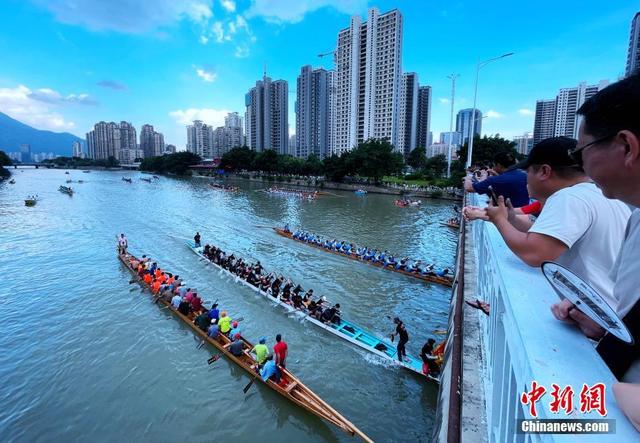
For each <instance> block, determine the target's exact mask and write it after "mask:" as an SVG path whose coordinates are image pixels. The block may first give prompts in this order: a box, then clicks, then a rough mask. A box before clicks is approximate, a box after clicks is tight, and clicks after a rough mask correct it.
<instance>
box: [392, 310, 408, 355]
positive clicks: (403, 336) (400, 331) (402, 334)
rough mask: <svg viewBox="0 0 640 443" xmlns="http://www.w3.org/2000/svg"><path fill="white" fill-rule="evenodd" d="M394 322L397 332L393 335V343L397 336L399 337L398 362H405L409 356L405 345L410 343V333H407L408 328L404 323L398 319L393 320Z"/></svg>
mask: <svg viewBox="0 0 640 443" xmlns="http://www.w3.org/2000/svg"><path fill="white" fill-rule="evenodd" d="M393 322H394V323H395V324H396V332H395V333H393V334H391V341H393V339H394V337H395V336H396V334H397V335H398V347H397V349H398V360H400V361H404V358H405V357H406V356H407V352H406V350H405V345H406V344H407V342H408V341H409V333H408V332H407V328H405V326H404V323H403V322H402V320H400V319H399V318H398V317H395V318H394V319H393Z"/></svg>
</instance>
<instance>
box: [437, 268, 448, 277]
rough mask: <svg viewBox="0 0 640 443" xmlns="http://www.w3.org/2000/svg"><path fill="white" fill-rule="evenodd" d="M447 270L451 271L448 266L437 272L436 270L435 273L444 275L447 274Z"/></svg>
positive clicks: (440, 275)
mask: <svg viewBox="0 0 640 443" xmlns="http://www.w3.org/2000/svg"><path fill="white" fill-rule="evenodd" d="M449 272H451V271H450V270H449V268H444V269H443V270H442V271H438V272H436V275H437V276H438V277H444V276H446V275H447V274H449Z"/></svg>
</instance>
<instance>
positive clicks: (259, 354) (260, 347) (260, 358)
mask: <svg viewBox="0 0 640 443" xmlns="http://www.w3.org/2000/svg"><path fill="white" fill-rule="evenodd" d="M266 342H267V339H266V338H265V337H261V338H260V342H259V343H258V344H257V345H255V346H254V347H253V348H252V349H251V352H252V353H254V354H256V362H257V363H258V365H260V366H262V365H263V364H264V362H265V361H266V360H267V356H268V355H269V348H267V345H265V343H266Z"/></svg>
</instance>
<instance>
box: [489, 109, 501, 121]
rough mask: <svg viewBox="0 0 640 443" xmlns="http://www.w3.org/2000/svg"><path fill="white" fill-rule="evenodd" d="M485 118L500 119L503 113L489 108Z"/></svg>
mask: <svg viewBox="0 0 640 443" xmlns="http://www.w3.org/2000/svg"><path fill="white" fill-rule="evenodd" d="M486 117H487V118H495V119H500V118H502V117H504V114H500V113H499V112H496V111H494V110H493V109H489V110H488V111H487V114H486Z"/></svg>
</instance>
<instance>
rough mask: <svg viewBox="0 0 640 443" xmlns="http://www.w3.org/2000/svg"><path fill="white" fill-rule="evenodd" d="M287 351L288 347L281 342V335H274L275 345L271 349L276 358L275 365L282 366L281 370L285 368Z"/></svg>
mask: <svg viewBox="0 0 640 443" xmlns="http://www.w3.org/2000/svg"><path fill="white" fill-rule="evenodd" d="M287 350H288V346H287V344H286V343H285V342H284V341H283V340H282V335H280V334H278V335H276V344H275V346H274V347H273V353H274V355H275V356H276V364H277V365H279V366H282V367H283V368H284V367H286V366H285V360H286V359H287Z"/></svg>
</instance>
